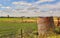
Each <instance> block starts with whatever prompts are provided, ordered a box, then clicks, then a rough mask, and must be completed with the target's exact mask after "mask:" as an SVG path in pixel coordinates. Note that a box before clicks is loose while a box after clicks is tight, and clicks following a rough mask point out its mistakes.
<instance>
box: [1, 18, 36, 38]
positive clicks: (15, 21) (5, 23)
mask: <svg viewBox="0 0 60 38" xmlns="http://www.w3.org/2000/svg"><path fill="white" fill-rule="evenodd" d="M27 19H28V18H23V20H27ZM30 19H32V20H36V18H29V20H30ZM21 20H22V18H0V38H2V37H4V35H5V36H9V35H11V34H12V35H18V34H19V33H20V34H21V29H22V32H24V33H22V34H23V35H24V34H25V33H27V34H28V35H29V33H30V34H32V33H33V32H34V31H37V24H36V22H34V23H28V22H26V23H25V22H24V23H23V22H19V21H21Z"/></svg>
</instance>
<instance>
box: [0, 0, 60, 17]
mask: <svg viewBox="0 0 60 38" xmlns="http://www.w3.org/2000/svg"><path fill="white" fill-rule="evenodd" d="M59 14H60V0H1V1H0V16H7V15H10V16H15V17H16V16H17V17H20V16H30V17H31V16H60V15H59Z"/></svg>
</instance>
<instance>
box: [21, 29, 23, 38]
mask: <svg viewBox="0 0 60 38" xmlns="http://www.w3.org/2000/svg"><path fill="white" fill-rule="evenodd" d="M21 38H23V33H22V29H21Z"/></svg>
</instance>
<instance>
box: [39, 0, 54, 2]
mask: <svg viewBox="0 0 60 38" xmlns="http://www.w3.org/2000/svg"><path fill="white" fill-rule="evenodd" d="M39 1H41V2H52V1H55V0H39Z"/></svg>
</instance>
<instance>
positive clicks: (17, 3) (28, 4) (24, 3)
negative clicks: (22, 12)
mask: <svg viewBox="0 0 60 38" xmlns="http://www.w3.org/2000/svg"><path fill="white" fill-rule="evenodd" d="M12 4H15V5H27V6H31V5H32V4H31V3H27V2H13V3H12Z"/></svg>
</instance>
